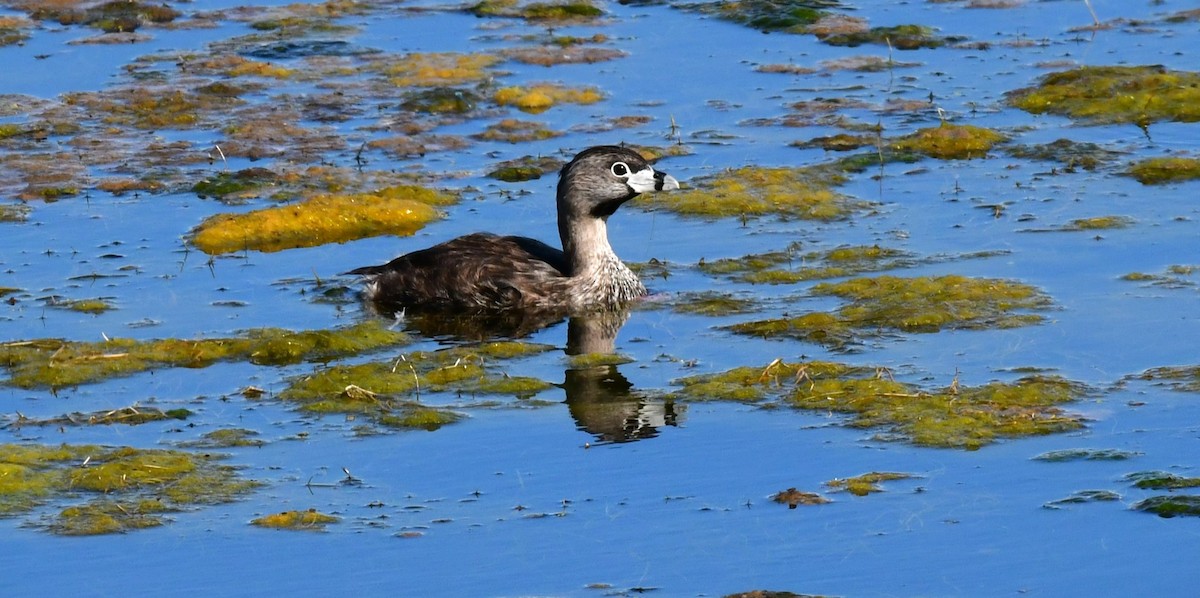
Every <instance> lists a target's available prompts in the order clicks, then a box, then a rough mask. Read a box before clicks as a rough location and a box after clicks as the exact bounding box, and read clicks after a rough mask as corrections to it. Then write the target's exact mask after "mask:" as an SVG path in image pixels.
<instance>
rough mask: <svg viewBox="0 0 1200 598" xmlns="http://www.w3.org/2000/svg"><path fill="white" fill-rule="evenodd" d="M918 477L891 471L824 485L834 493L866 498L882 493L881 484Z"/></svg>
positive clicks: (835, 480) (844, 479)
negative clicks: (847, 493)
mask: <svg viewBox="0 0 1200 598" xmlns="http://www.w3.org/2000/svg"><path fill="white" fill-rule="evenodd" d="M915 477H918V476H915V475H913V474H911V473H896V472H891V471H872V472H869V473H864V474H862V475H856V476H854V477H851V478H836V479H833V480H829V481H828V482H825V485H826V486H828V487H829V488H831V489H832V490H833V491H835V492H849V493H850V494H853V495H855V496H866V495H868V494H871V493H873V492H883V488H882V487H880V485H879V484H880V483H881V482H890V481H893V480H908V479H912V478H915Z"/></svg>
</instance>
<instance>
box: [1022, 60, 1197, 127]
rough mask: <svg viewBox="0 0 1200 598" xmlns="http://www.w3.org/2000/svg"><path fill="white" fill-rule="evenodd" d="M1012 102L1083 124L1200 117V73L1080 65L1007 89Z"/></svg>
mask: <svg viewBox="0 0 1200 598" xmlns="http://www.w3.org/2000/svg"><path fill="white" fill-rule="evenodd" d="M1008 101H1009V103H1011V104H1012V105H1013V106H1016V107H1017V108H1020V109H1022V110H1025V111H1027V112H1031V113H1033V114H1043V113H1050V114H1061V115H1064V116H1069V117H1071V118H1073V119H1076V120H1080V121H1083V122H1085V123H1087V124H1116V123H1132V124H1135V125H1138V126H1139V127H1147V126H1149V125H1150V124H1151V123H1153V122H1157V121H1163V120H1166V121H1178V122H1196V121H1200V73H1194V72H1191V71H1172V70H1168V69H1166V68H1165V67H1162V66H1158V65H1155V66H1084V67H1079V68H1076V69H1071V70H1068V71H1062V72H1058V73H1051V74H1049V75H1046V76H1044V77H1042V78H1041V80H1040V81H1039V83H1038V85H1037V86H1035V87H1029V88H1025V89H1019V90H1016V91H1013V92H1011V93H1009V95H1008Z"/></svg>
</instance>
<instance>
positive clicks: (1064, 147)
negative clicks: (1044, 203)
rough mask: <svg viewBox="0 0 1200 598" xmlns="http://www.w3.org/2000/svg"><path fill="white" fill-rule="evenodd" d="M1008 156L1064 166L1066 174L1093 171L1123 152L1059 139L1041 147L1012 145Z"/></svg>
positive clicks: (1007, 149)
mask: <svg viewBox="0 0 1200 598" xmlns="http://www.w3.org/2000/svg"><path fill="white" fill-rule="evenodd" d="M1005 151H1006V152H1007V153H1008V155H1010V156H1012V157H1014V158H1020V159H1022V160H1048V161H1055V162H1060V163H1062V164H1063V167H1064V168H1063V170H1064V171H1065V172H1075V171H1076V169H1079V168H1082V169H1084V170H1087V171H1093V170H1096V169H1097V168H1100V167H1101V166H1104V165H1107V164H1110V163H1112V162H1114V161H1115V160H1116V159H1117V158H1118V157H1119V156H1120V155H1121V152H1117V151H1113V150H1110V149H1106V148H1105V147H1103V146H1101V145H1098V144H1095V143H1088V142H1083V141H1072V140H1070V139H1057V140H1055V141H1051V142H1050V143H1044V144H1041V145H1012V146H1009V147H1007V148H1005Z"/></svg>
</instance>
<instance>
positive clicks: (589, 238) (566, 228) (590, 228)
mask: <svg viewBox="0 0 1200 598" xmlns="http://www.w3.org/2000/svg"><path fill="white" fill-rule="evenodd" d="M558 234H559V236H560V237H561V238H562V246H563V254H565V255H566V257H567V267H568V268H570V272H568V274H569V275H570V276H572V277H575V276H594V275H595V274H596V273H598V272H600V271H602V270H603V269H604V266H605V265H606V264H611V263H613V262H616V263H620V259H618V258H617V254H616V253H615V252H613V249H612V245H610V244H609V243H608V223H607V222H605V219H603V218H596V217H593V216H578V215H572V214H563V213H561V212H560V214H559V219H558Z"/></svg>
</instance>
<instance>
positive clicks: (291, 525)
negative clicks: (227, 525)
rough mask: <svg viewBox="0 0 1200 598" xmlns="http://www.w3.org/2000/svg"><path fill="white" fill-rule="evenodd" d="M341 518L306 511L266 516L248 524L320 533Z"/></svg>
mask: <svg viewBox="0 0 1200 598" xmlns="http://www.w3.org/2000/svg"><path fill="white" fill-rule="evenodd" d="M339 521H341V518H339V517H334V516H333V515H326V514H325V513H320V512H318V511H317V510H316V509H309V510H307V511H284V512H282V513H275V514H274V515H266V516H264V517H259V518H258V519H254V520H252V521H251V522H250V523H252V524H254V525H257V526H259V527H268V528H272V529H289V530H303V531H322V530H324V529H325V526H326V525H328V524H330V523H337V522H339Z"/></svg>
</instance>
